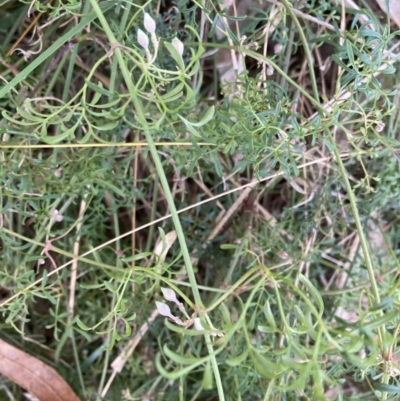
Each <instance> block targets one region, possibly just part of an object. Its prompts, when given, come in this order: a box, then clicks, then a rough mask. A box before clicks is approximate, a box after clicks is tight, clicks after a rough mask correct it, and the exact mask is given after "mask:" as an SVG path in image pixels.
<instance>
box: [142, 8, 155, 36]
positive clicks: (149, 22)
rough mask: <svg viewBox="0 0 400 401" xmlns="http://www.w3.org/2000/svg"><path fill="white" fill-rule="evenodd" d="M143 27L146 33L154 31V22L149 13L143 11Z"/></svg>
mask: <svg viewBox="0 0 400 401" xmlns="http://www.w3.org/2000/svg"><path fill="white" fill-rule="evenodd" d="M144 27H145V28H146V31H147V32H148V33H151V34H153V33H155V32H156V22H155V21H154V20H153V18H151V17H150V14H148V13H144Z"/></svg>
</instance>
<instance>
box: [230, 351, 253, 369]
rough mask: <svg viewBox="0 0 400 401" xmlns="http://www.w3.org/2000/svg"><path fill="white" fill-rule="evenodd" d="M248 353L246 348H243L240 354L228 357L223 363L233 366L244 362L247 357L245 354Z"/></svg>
mask: <svg viewBox="0 0 400 401" xmlns="http://www.w3.org/2000/svg"><path fill="white" fill-rule="evenodd" d="M248 355H249V352H248V350H245V351H244V352H242V353H241V354H240V355H238V356H235V357H233V358H228V359H227V360H226V361H225V363H226V364H227V365H228V366H230V367H232V368H235V367H236V366H239V365H241V364H242V362H244V361H245V360H246V359H247V356H248Z"/></svg>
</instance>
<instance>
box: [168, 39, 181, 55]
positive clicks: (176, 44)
mask: <svg viewBox="0 0 400 401" xmlns="http://www.w3.org/2000/svg"><path fill="white" fill-rule="evenodd" d="M171 43H172V46H174V47H175V49H176V51H177V52H178V54H179V55H180V56H181V57H182V54H183V48H184V46H183V43H182V42H181V41H180V40H179V39H178V38H174V39H172V42H171Z"/></svg>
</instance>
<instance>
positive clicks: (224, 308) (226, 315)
mask: <svg viewBox="0 0 400 401" xmlns="http://www.w3.org/2000/svg"><path fill="white" fill-rule="evenodd" d="M219 310H220V311H221V313H222V317H223V319H224V322H225V325H226V326H230V325H232V320H231V313H230V312H229V309H228V307H227V306H226V305H225V304H224V303H221V304H220V305H219Z"/></svg>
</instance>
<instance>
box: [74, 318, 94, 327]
mask: <svg viewBox="0 0 400 401" xmlns="http://www.w3.org/2000/svg"><path fill="white" fill-rule="evenodd" d="M75 321H76V323H77V324H78V326H79V327H80V328H81V329H82V330H85V331H89V330H92V329H91V328H90V327H89V326H86V324H85V323H83V322H82V320H81V319H79V316H77V317H76V320H75Z"/></svg>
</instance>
